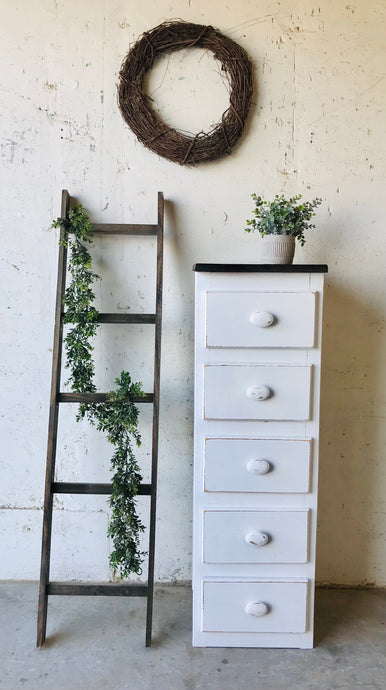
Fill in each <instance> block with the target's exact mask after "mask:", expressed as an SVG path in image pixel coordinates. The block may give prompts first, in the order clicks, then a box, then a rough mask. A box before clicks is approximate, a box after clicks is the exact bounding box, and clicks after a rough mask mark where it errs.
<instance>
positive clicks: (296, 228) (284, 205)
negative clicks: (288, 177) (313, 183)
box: [245, 194, 322, 246]
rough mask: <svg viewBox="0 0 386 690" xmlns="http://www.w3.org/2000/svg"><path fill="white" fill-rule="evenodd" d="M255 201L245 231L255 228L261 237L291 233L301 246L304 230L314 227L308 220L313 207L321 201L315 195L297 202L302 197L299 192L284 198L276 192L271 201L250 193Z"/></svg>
mask: <svg viewBox="0 0 386 690" xmlns="http://www.w3.org/2000/svg"><path fill="white" fill-rule="evenodd" d="M252 198H253V200H254V202H255V208H254V211H253V214H254V218H252V219H251V220H247V226H248V227H247V228H245V231H246V232H254V231H255V230H257V231H258V232H259V233H260V235H261V236H262V237H264V235H293V236H294V237H296V238H297V239H298V240H299V242H300V244H301V245H302V246H303V245H304V243H305V241H306V239H305V237H304V231H305V230H307V229H308V228H314V227H315V225H314V224H313V223H310V222H309V221H310V220H311V218H313V216H315V215H316V214H315V213H314V212H313V211H314V209H315V208H316V207H317V206H319V205H320V204H321V203H322V200H321V199H319V198H318V197H316V198H315V199H313V200H312V201H304V202H303V203H301V204H298V203H297V202H298V201H299V200H300V199H301V198H302V195H301V194H298V195H297V196H293V197H290V198H289V199H285V197H284V196H283V194H281V195H280V196H279V195H278V194H276V196H275V198H274V200H273V201H264V200H263V199H262V198H261V196H257V194H252Z"/></svg>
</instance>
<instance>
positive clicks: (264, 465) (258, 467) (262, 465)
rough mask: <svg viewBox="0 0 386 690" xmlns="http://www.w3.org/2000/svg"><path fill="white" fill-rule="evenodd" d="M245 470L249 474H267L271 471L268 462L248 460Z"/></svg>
mask: <svg viewBox="0 0 386 690" xmlns="http://www.w3.org/2000/svg"><path fill="white" fill-rule="evenodd" d="M247 470H248V472H250V473H251V474H267V473H268V472H270V471H271V470H272V465H271V463H270V462H269V461H268V460H250V461H249V462H247Z"/></svg>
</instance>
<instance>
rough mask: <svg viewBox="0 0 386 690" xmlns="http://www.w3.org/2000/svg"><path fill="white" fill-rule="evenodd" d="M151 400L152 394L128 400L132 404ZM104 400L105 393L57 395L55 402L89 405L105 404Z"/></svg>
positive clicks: (105, 398) (150, 401)
mask: <svg viewBox="0 0 386 690" xmlns="http://www.w3.org/2000/svg"><path fill="white" fill-rule="evenodd" d="M153 399H154V395H153V393H145V395H143V396H141V395H139V396H133V397H132V398H130V400H131V401H132V402H133V403H152V402H153ZM106 400H107V393H58V396H57V402H61V403H91V402H105V401H106Z"/></svg>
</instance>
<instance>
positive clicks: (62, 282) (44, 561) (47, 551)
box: [36, 189, 70, 647]
mask: <svg viewBox="0 0 386 690" xmlns="http://www.w3.org/2000/svg"><path fill="white" fill-rule="evenodd" d="M69 208H70V195H69V193H68V192H67V190H65V189H64V190H63V191H62V203H61V217H62V218H65V217H66V216H67V214H68V211H69ZM64 237H65V231H64V229H63V228H61V230H60V239H61V241H63V240H64ZM66 266H67V249H66V247H64V246H63V244H62V242H61V243H60V246H59V254H58V282H57V290H56V307H55V327H54V343H53V355H52V374H51V394H50V412H49V421H48V441H47V465H46V479H45V489H44V508H43V530H42V554H41V566H40V587H39V604H38V630H37V642H36V643H37V646H38V647H41V646H42V645H43V644H44V641H45V638H46V627H47V604H48V594H47V585H48V581H49V574H50V555H51V533H52V510H53V492H52V482H53V480H54V474H55V460H56V445H57V431H58V415H59V402H58V393H59V390H60V374H61V364H62V348H63V321H62V317H61V314H62V303H63V297H64V292H65V288H66Z"/></svg>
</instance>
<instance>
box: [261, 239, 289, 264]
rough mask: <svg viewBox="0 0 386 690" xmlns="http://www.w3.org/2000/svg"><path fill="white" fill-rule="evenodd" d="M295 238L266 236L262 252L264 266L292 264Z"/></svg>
mask: <svg viewBox="0 0 386 690" xmlns="http://www.w3.org/2000/svg"><path fill="white" fill-rule="evenodd" d="M294 254H295V238H294V237H293V236H292V235H265V237H263V244H262V250H261V261H262V263H263V264H292V261H293V258H294Z"/></svg>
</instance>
